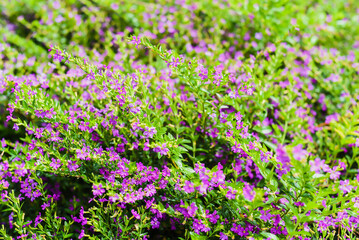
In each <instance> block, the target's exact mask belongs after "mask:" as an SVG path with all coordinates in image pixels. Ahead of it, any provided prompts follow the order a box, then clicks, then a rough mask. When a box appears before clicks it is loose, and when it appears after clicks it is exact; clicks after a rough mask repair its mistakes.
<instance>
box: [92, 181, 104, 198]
mask: <svg viewBox="0 0 359 240" xmlns="http://www.w3.org/2000/svg"><path fill="white" fill-rule="evenodd" d="M92 192H93V195H94V196H100V195H102V194H104V193H105V189H103V188H102V184H101V183H100V184H99V185H93V186H92Z"/></svg>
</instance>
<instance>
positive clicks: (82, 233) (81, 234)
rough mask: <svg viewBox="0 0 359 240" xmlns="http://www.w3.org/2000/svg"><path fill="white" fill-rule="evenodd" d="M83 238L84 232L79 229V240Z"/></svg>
mask: <svg viewBox="0 0 359 240" xmlns="http://www.w3.org/2000/svg"><path fill="white" fill-rule="evenodd" d="M84 236H85V231H84V230H83V229H81V232H80V234H79V239H81V238H83V237H84Z"/></svg>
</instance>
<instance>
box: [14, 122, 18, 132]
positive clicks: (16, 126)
mask: <svg viewBox="0 0 359 240" xmlns="http://www.w3.org/2000/svg"><path fill="white" fill-rule="evenodd" d="M13 129H15V131H18V130H19V126H18V125H17V124H16V123H15V124H14V127H13Z"/></svg>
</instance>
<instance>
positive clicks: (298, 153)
mask: <svg viewBox="0 0 359 240" xmlns="http://www.w3.org/2000/svg"><path fill="white" fill-rule="evenodd" d="M307 154H308V152H307V151H306V150H304V149H303V145H302V144H299V145H297V146H295V147H294V148H293V157H294V159H296V160H301V159H303V158H304V157H305V156H306V155H307Z"/></svg>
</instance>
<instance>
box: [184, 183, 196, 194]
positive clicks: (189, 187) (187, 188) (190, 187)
mask: <svg viewBox="0 0 359 240" xmlns="http://www.w3.org/2000/svg"><path fill="white" fill-rule="evenodd" d="M183 191H185V192H186V193H192V192H194V187H193V183H192V182H190V181H187V180H186V181H185V185H184V186H183Z"/></svg>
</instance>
